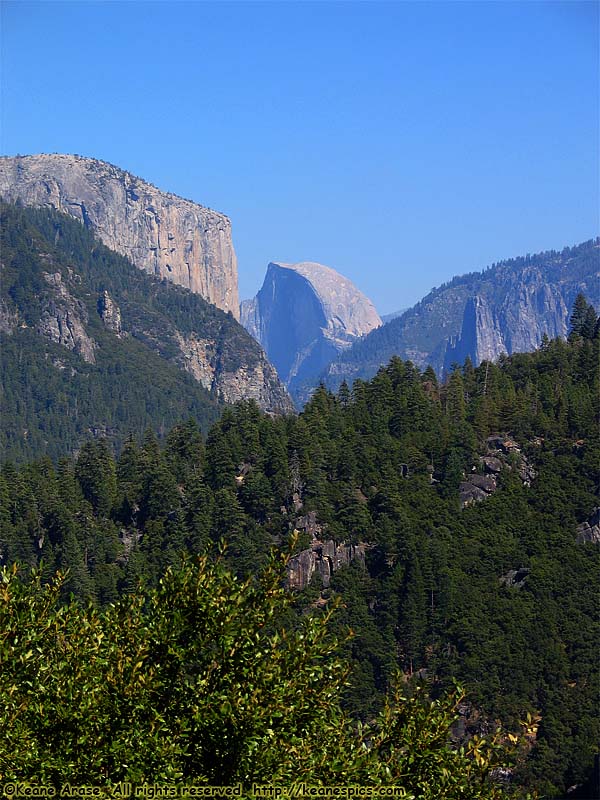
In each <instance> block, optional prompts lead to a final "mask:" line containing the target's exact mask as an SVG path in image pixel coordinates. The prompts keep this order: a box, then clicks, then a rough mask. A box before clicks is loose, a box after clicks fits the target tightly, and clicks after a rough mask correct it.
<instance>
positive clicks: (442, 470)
mask: <svg viewBox="0 0 600 800" xmlns="http://www.w3.org/2000/svg"><path fill="white" fill-rule="evenodd" d="M571 328H572V331H571V334H570V336H569V339H568V341H563V340H552V341H550V340H547V339H545V340H544V342H543V343H542V346H541V347H540V349H539V350H537V351H536V352H534V353H528V354H515V355H513V356H511V357H502V358H501V359H500V360H499V361H498V363H495V364H492V363H489V362H484V363H482V364H481V365H480V366H478V367H476V368H475V367H474V366H473V365H472V364H471V363H470V362H469V361H468V360H467V362H465V364H463V365H462V366H456V368H455V369H454V371H453V372H452V373H451V374H450V375H449V376H448V378H447V380H446V381H445V382H444V383H441V382H439V381H438V379H437V378H436V375H435V373H434V372H433V370H432V369H431V368H428V369H426V370H425V371H424V372H420V371H419V370H418V369H417V368H416V367H414V366H413V365H412V364H411V363H410V362H408V361H402V360H400V359H399V358H394V359H392V360H391V361H390V363H389V364H388V365H387V366H386V367H384V368H382V369H381V370H380V371H379V372H378V374H377V375H376V376H375V377H374V378H373V379H372V380H370V381H368V382H363V381H356V382H355V383H354V385H353V386H352V388H350V387H348V386H347V385H346V384H342V386H341V388H340V389H339V391H338V393H337V394H332V393H331V392H330V391H328V390H327V389H326V388H325V387H323V386H321V387H319V388H318V389H317V390H316V391H315V393H314V395H313V397H312V399H311V400H310V401H309V402H308V404H307V405H306V407H305V408H304V410H303V412H302V413H301V414H299V415H297V416H291V415H290V416H287V417H273V416H269V415H265V414H262V413H261V412H260V411H259V409H258V407H257V406H256V405H255V404H254V403H253V402H248V401H246V402H241V403H239V404H237V405H236V406H233V407H226V408H225V409H224V410H223V412H222V413H221V415H220V417H219V419H218V420H217V421H215V422H214V424H213V425H212V427H210V430H209V431H208V433H207V435H205V434H203V432H202V430H201V426H199V425H198V423H197V421H196V420H195V419H194V418H193V417H190V418H189V419H187V420H186V421H181V422H179V423H178V424H175V425H174V426H173V427H171V429H170V430H169V432H168V433H167V434H166V436H165V437H164V438H163V439H162V440H159V438H158V437H157V435H156V433H155V432H154V431H153V430H152V429H148V430H146V432H145V433H144V434H143V435H139V434H137V433H136V432H135V431H133V434H132V435H131V436H129V437H128V438H127V439H126V440H125V441H124V444H123V446H122V447H121V448H120V449H117V450H116V451H115V450H114V449H113V446H112V443H111V442H110V441H109V440H107V439H106V438H102V437H95V438H93V437H90V438H89V439H88V440H87V441H86V442H85V443H84V444H83V445H82V446H81V447H80V449H79V450H78V452H77V453H76V454H75V455H72V454H69V451H68V449H65V452H64V454H63V455H62V456H61V457H57V458H55V459H54V460H52V459H50V457H48V456H45V457H42V458H41V459H38V460H30V461H28V462H23V461H22V460H21V461H20V463H5V464H4V466H3V469H2V473H1V477H0V502H1V506H0V556H1V560H2V564H4V565H5V569H4V572H3V574H2V582H1V583H0V591H1V593H2V594H1V598H2V605H1V609H2V610H1V614H2V616H3V619H2V631H3V638H2V639H0V657H1V658H2V661H3V669H2V672H1V673H0V696H1V698H2V700H1V703H0V708H1V711H0V715H3V718H2V726H3V729H4V730H5V731H6V732H8V733H7V734H6V735H5V737H4V738H5V742H4V744H2V745H1V746H0V777H1V778H3V779H10V780H17V779H32V778H33V777H35V776H36V775H37V776H38V777H40V775H41V772H40V770H42V772H43V775H42V777H43V778H45V779H47V780H48V781H60V780H61V779H64V777H65V775H68V774H69V770H71V771H72V774H73V780H74V781H75V779H81V780H83V778H82V776H87V778H88V780H86V781H85V782H93V781H91V777H93V778H94V781H96V782H99V783H100V782H102V781H108V780H109V778H110V777H111V776H112V777H113V778H114V780H118V779H130V780H142V779H143V780H148V781H154V780H167V779H170V780H175V779H177V780H181V781H184V782H185V781H190V780H195V781H196V782H199V783H201V782H207V783H211V782H212V783H224V782H227V781H230V782H233V783H235V782H237V781H241V782H242V783H244V784H245V785H247V784H248V783H249V782H252V781H264V782H269V780H270V778H273V780H275V779H276V780H279V781H281V782H283V783H287V782H290V781H293V780H296V779H298V780H301V779H302V780H307V782H308V783H316V782H318V781H321V782H322V783H323V784H327V782H329V783H332V784H340V783H352V782H354V783H365V784H367V783H373V784H374V785H380V784H385V783H394V784H395V785H399V786H403V787H404V788H405V790H406V796H407V797H410V796H413V797H419V798H431V800H433V798H438V797H439V798H441V797H444V798H449V800H451V799H452V798H456V799H457V800H458V798H461V800H462V798H464V800H467V798H477V797H482V798H483V797H489V798H491V797H504V796H507V797H508V796H515V797H523V798H524V797H526V796H527V795H528V794H529V795H530V796H532V797H533V796H538V797H545V798H563V797H567V796H568V797H571V798H577V797H579V798H583V797H586V798H592V797H595V796H596V795H595V791H596V790H595V788H594V786H595V780H597V774H596V776H595V775H594V760H595V757H596V754H597V752H598V740H599V735H600V724H599V715H598V696H599V688H600V686H599V661H598V642H599V641H600V638H599V633H600V631H599V623H598V591H597V587H598V585H599V579H600V574H599V568H600V552H599V548H598V544H597V543H595V542H593V541H585V540H584V539H582V538H581V537H579V536H578V534H577V528H578V526H579V525H581V524H582V523H584V522H585V521H586V520H589V519H590V518H591V517H592V515H593V514H594V512H595V509H596V508H597V507H598V505H600V502H599V500H598V464H599V463H600V459H599V457H600V441H599V436H598V426H597V420H598V412H599V407H598V406H599V401H600V370H599V344H600V335H599V325H598V321H597V319H596V314H595V311H594V309H593V308H592V306H591V305H589V304H588V302H587V300H586V298H584V297H583V296H580V297H578V298H577V301H576V303H575V307H574V310H573V315H572V319H571ZM473 487H475V488H473ZM477 487H484V488H485V489H486V491H485V492H483V491H481V490H480V491H476V489H477ZM307 519H311V520H313V522H314V525H313V526H312V528H311V526H310V525H308V524H307V522H306V520H307ZM317 540H318V541H322V542H324V541H327V540H334V541H335V542H336V543H338V544H342V543H344V544H348V545H361V546H363V552H364V554H365V556H364V560H363V559H355V560H352V561H351V563H349V564H347V565H345V566H342V567H340V568H339V569H335V570H334V571H333V572H332V574H331V575H330V579H329V580H327V581H324V580H323V577H322V573H319V572H317V571H315V572H314V573H313V575H312V578H311V580H310V581H309V582H308V583H307V584H306V585H304V586H302V587H301V588H300V589H297V590H294V591H292V590H290V589H289V588H286V582H287V578H286V575H288V574H289V569H290V564H291V563H293V561H294V558H297V557H298V554H299V553H301V552H304V551H307V550H311V548H315V547H317V544H316V542H317ZM282 554H287V556H285V557H284V556H282ZM282 559H283V560H282ZM286 564H287V567H286ZM11 565H15V566H11ZM286 570H287V572H286ZM32 571H33V574H32ZM57 572H58V573H59V574H60V577H58V578H56V577H55V575H56V573H57ZM457 685H460V686H461V687H463V689H464V696H463V694H462V693H461V692H462V690H461V689H457V688H456V686H457ZM92 712H93V719H94V723H93V725H91V723H89V720H90V718H91V717H90V714H91V713H92ZM67 714H68V716H69V720H70V722H69V723H68V724H66V723H65V717H66V715H67ZM86 720H87V721H86ZM123 720H128V721H130V722H128V724H127V725H124V724H123ZM94 742H95V743H96V744H95V745H94V744H93V743H94ZM511 743H513V744H514V745H515V746H514V748H513V754H512V756H511V757H510V758H509V761H508V762H503V763H504V766H502V767H499V766H498V764H499V763H500V762H499V761H495V758H496V754H497V749H498V748H500V747H501V746H502V747H504V746H505V745H506V746H508V745H510V744H511ZM94 746H95V747H96V758H95V760H93V759H92V760H90V747H92V748H93V747H94ZM86 759H87V760H86ZM511 759H512V760H511ZM40 765H43V769H42V767H41V766H40ZM69 765H70V766H69ZM36 770H37V771H36ZM386 770H387V771H386ZM596 770H597V766H596ZM573 787H576V788H575V789H574V790H572V791H571V792H570V793H569V794H568V795H567V791H568V790H569V789H573Z"/></svg>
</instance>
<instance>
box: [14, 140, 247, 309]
mask: <svg viewBox="0 0 600 800" xmlns="http://www.w3.org/2000/svg"><path fill="white" fill-rule="evenodd" d="M0 195H1V196H2V197H3V198H4V199H5V200H7V201H10V202H16V201H20V202H21V203H23V204H24V205H31V206H47V207H52V208H55V209H57V210H58V211H62V212H65V213H67V214H70V215H71V216H73V217H75V218H76V219H79V220H80V221H81V222H82V223H83V224H84V225H86V227H88V228H91V229H92V230H93V231H94V232H95V233H96V234H97V235H98V236H99V238H100V239H101V240H102V242H103V243H104V244H105V245H107V246H108V247H110V248H111V250H115V251H116V252H118V253H121V255H124V256H126V257H127V258H128V259H129V260H130V261H132V262H133V263H134V264H135V266H136V267H138V268H139V269H141V270H143V271H144V272H148V273H150V274H151V275H156V276H159V277H163V278H166V279H167V280H169V281H172V282H173V283H177V284H179V285H180V286H184V287H186V288H187V289H191V291H192V292H195V293H197V294H200V295H202V297H204V298H205V299H206V300H208V301H209V302H210V303H213V304H214V305H216V306H217V307H218V308H221V309H223V310H224V311H231V313H232V314H233V316H234V317H235V318H236V319H239V300H238V283H237V262H236V257H235V252H234V249H233V243H232V239H231V223H230V221H229V219H228V218H227V217H226V216H225V215H224V214H219V213H218V212H216V211H212V210H210V209H208V208H204V207H203V206H200V205H197V204H196V203H192V202H191V201H189V200H184V199H182V198H181V197H177V196H176V195H174V194H169V193H167V192H161V191H159V190H158V189H157V188H156V187H154V186H152V185H151V184H149V183H146V182H145V181H143V180H141V179H140V178H136V177H135V176H134V175H131V174H130V173H129V172H126V171H124V170H122V169H119V168H118V167H115V166H113V165H112V164H107V163H106V162H104V161H97V160H96V159H93V158H83V157H81V156H72V155H57V154H54V155H32V156H16V157H11V158H0Z"/></svg>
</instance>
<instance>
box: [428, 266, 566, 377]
mask: <svg viewBox="0 0 600 800" xmlns="http://www.w3.org/2000/svg"><path fill="white" fill-rule="evenodd" d="M568 319H569V308H568V307H567V305H566V302H565V298H564V297H563V295H562V293H561V292H560V290H557V287H552V286H549V285H548V284H547V283H546V282H545V280H544V275H543V273H542V271H541V270H540V269H537V268H535V269H534V268H532V269H528V270H525V271H524V273H523V275H522V276H521V278H520V280H518V281H517V282H516V283H514V284H513V285H512V286H510V287H509V288H508V291H507V293H506V295H505V296H504V297H503V299H502V300H501V301H500V302H499V303H496V304H495V307H492V305H491V304H490V302H489V301H488V300H487V299H486V298H485V297H484V296H480V295H475V296H474V297H470V298H469V299H468V300H467V304H466V306H465V311H464V314H463V319H462V327H461V332H460V335H459V337H458V338H457V340H456V341H455V342H453V341H452V340H450V343H449V345H448V349H447V351H446V355H445V359H444V367H445V368H446V369H449V368H450V365H451V363H452V362H453V361H457V362H458V363H460V364H462V363H463V362H464V360H465V358H466V357H467V356H470V357H471V360H472V361H473V363H474V364H476V365H477V364H480V363H481V362H482V361H486V360H487V361H495V360H496V358H498V356H499V355H500V354H501V353H515V352H518V353H522V352H527V351H530V350H535V349H536V347H539V345H540V343H541V341H542V337H543V335H544V334H546V335H547V336H548V337H549V338H550V339H554V338H556V337H557V336H562V337H564V336H566V335H567V329H568Z"/></svg>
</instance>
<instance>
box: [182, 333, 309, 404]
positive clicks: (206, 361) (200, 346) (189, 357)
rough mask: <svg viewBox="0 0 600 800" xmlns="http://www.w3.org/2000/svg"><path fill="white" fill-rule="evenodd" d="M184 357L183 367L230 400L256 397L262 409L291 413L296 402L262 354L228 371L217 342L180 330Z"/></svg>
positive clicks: (210, 389)
mask: <svg viewBox="0 0 600 800" xmlns="http://www.w3.org/2000/svg"><path fill="white" fill-rule="evenodd" d="M176 339H177V342H178V344H179V347H180V349H181V354H182V356H183V361H182V366H183V367H184V369H185V370H186V371H187V372H189V373H191V374H192V375H193V376H194V378H196V380H197V381H200V383H201V384H202V385H203V386H204V387H205V388H206V389H208V390H209V391H212V392H214V393H215V394H216V395H217V396H220V397H221V398H222V399H223V400H224V401H225V402H226V403H237V402H238V401H239V400H255V401H256V402H257V403H258V405H259V406H260V408H262V409H263V410H264V411H267V412H268V413H273V414H290V413H293V411H294V405H293V403H292V401H291V399H290V397H289V395H288V394H287V392H285V391H282V387H281V383H280V381H279V378H278V377H277V373H276V372H275V369H274V368H273V366H272V365H271V364H270V363H269V361H268V360H267V359H266V358H265V357H264V356H263V355H262V354H261V355H260V357H259V358H258V359H257V361H256V362H252V363H248V364H243V365H241V366H240V367H239V368H238V369H237V370H235V371H228V370H224V369H223V368H222V367H221V366H220V363H219V353H218V347H217V342H215V341H214V340H212V339H204V338H201V337H199V336H197V335H196V334H194V333H192V334H189V335H187V336H183V335H182V334H181V333H179V332H177V333H176Z"/></svg>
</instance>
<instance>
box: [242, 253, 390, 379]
mask: <svg viewBox="0 0 600 800" xmlns="http://www.w3.org/2000/svg"><path fill="white" fill-rule="evenodd" d="M241 322H242V324H243V325H244V327H245V328H246V329H247V330H248V331H249V332H250V333H251V334H252V335H253V336H254V338H255V339H257V340H258V341H259V342H260V343H261V344H262V346H263V347H264V349H265V351H266V353H267V355H268V357H269V359H270V361H271V362H272V363H273V364H274V366H275V367H276V369H277V372H278V374H279V376H280V377H281V379H282V380H283V381H284V383H285V384H286V385H287V386H288V388H289V389H290V391H291V392H292V394H294V393H296V392H297V391H298V389H299V388H300V387H301V386H302V384H303V383H304V382H305V381H307V380H309V379H311V378H314V377H315V376H318V375H319V373H320V372H321V370H322V369H323V368H324V367H325V365H326V364H328V363H329V362H330V361H331V360H332V359H333V358H335V356H336V355H337V354H338V353H340V352H341V351H343V350H345V349H346V348H348V347H349V346H350V345H351V344H352V342H354V341H356V339H358V338H359V337H361V336H364V335H365V334H367V333H368V332H369V331H371V330H373V329H374V328H376V327H378V326H379V325H381V319H380V318H379V315H378V314H377V312H376V311H375V308H374V306H373V304H372V303H371V301H370V300H369V299H368V298H367V297H365V295H364V294H362V292H360V291H359V290H358V289H357V288H356V287H355V286H354V284H353V283H352V282H351V281H349V280H348V279H347V278H344V277H343V276H342V275H340V274H339V273H337V272H336V271H335V270H333V269H331V268H329V267H325V266H323V265H322V264H316V263H313V262H302V263H299V264H283V263H279V262H271V263H270V264H269V266H268V268H267V274H266V277H265V280H264V283H263V286H262V288H261V290H260V291H259V292H258V294H257V295H256V297H255V298H254V299H253V300H247V301H245V302H244V303H242V306H241Z"/></svg>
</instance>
